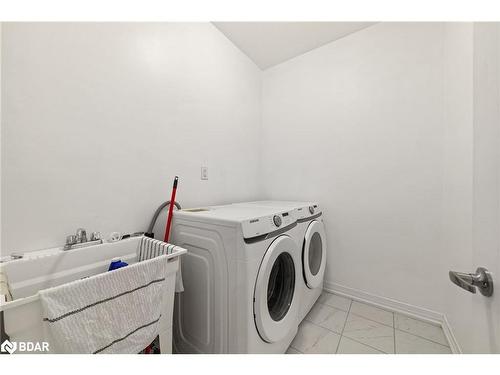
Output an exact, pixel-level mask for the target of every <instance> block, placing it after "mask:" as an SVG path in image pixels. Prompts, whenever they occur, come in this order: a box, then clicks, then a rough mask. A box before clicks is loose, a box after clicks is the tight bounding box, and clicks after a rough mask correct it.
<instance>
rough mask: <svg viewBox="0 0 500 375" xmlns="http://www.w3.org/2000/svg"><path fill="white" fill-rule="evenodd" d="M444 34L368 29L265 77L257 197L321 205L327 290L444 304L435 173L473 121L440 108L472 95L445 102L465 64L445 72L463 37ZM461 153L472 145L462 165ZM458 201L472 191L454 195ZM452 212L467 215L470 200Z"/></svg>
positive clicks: (440, 176)
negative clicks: (261, 192)
mask: <svg viewBox="0 0 500 375" xmlns="http://www.w3.org/2000/svg"><path fill="white" fill-rule="evenodd" d="M452 32H454V31H453V29H449V28H448V27H446V26H445V25H444V24H439V23H429V24H425V23H419V24H411V23H405V24H397V23H382V24H377V25H374V26H372V27H369V28H367V29H364V30H362V31H360V32H358V33H355V34H352V35H350V36H348V37H346V38H343V39H341V40H338V41H336V42H333V43H330V44H328V45H326V46H324V47H321V48H318V49H316V50H314V51H311V52H309V53H306V54H304V55H302V56H300V57H297V58H295V59H293V60H290V61H288V62H285V63H283V64H281V65H278V66H276V67H275V68H272V69H269V70H267V71H266V72H265V73H264V81H263V158H264V160H265V163H263V168H264V179H263V181H264V182H265V191H266V192H267V194H268V195H269V196H271V197H273V198H289V199H316V200H318V201H319V202H321V203H322V204H323V207H324V210H325V213H326V214H325V223H326V227H327V237H328V245H329V258H328V259H329V263H328V266H327V274H326V282H327V285H330V286H332V285H337V284H340V285H342V286H345V287H349V288H352V289H355V290H360V291H363V292H367V293H371V294H374V295H378V296H381V297H386V298H390V299H395V300H398V301H401V302H405V303H408V304H412V305H416V306H419V307H424V308H427V309H430V310H435V311H438V312H443V311H444V309H445V303H444V299H445V294H446V293H445V291H446V290H447V288H448V283H449V281H448V276H447V270H448V267H449V264H447V262H448V260H447V259H446V255H447V254H446V251H444V250H443V246H444V244H443V231H442V222H443V206H444V204H445V203H444V201H443V196H444V195H445V194H446V193H445V192H444V188H446V183H445V175H444V168H445V166H448V165H455V164H456V163H457V161H456V158H457V157H458V156H457V153H460V152H461V150H455V149H453V150H447V149H445V148H444V146H443V145H444V143H445V140H446V139H451V138H457V139H458V140H459V141H460V142H465V143H466V142H467V136H468V133H467V132H468V131H469V129H467V126H470V121H469V123H467V116H468V118H469V120H470V117H471V112H470V111H471V109H470V105H469V106H465V107H464V108H461V109H460V110H461V111H462V113H451V114H450V113H448V114H447V113H446V108H447V106H446V105H448V108H449V107H450V106H455V105H462V104H464V103H466V102H467V100H469V99H468V97H467V94H464V95H462V96H460V95H458V96H456V97H455V98H451V100H454V101H455V102H446V101H445V98H446V97H447V95H446V92H445V91H446V90H448V91H449V90H454V89H455V88H454V87H447V86H446V84H450V81H449V78H448V79H447V78H446V77H447V76H446V74H459V73H460V70H461V69H467V68H468V67H467V66H465V67H462V66H460V67H458V68H457V69H458V70H459V71H458V72H456V73H449V72H447V69H448V67H446V63H449V62H450V60H449V59H447V57H446V55H445V54H446V53H448V52H447V49H445V44H447V43H451V42H456V40H454V39H453V38H461V35H460V34H459V35H454V34H453V35H452V36H450V35H449V33H452ZM457 32H458V33H462V34H463V33H464V31H463V30H457ZM462 36H463V35H462ZM465 37H466V38H468V36H467V30H465ZM469 48H470V47H469ZM460 53H462V54H465V55H466V56H465V57H466V58H467V53H470V51H467V50H466V51H465V52H464V51H458V52H456V54H460ZM445 73H446V74H445ZM465 79H466V78H465ZM457 84H458V86H459V87H460V88H462V87H464V86H466V85H470V82H459V83H457ZM469 88H470V87H469ZM446 103H447V104H446ZM445 104H446V105H445ZM446 116H450V121H451V120H454V119H455V118H457V117H458V118H460V119H461V116H465V118H466V119H465V120H464V121H465V123H464V125H463V127H464V129H461V130H460V129H459V130H457V131H458V132H459V133H458V134H449V132H450V129H448V128H447V127H446V126H445V123H446ZM453 131H455V130H453ZM469 135H470V132H469ZM464 137H465V138H464ZM469 141H470V139H469ZM461 146H462V143H458V145H457V146H455V145H453V146H452V147H458V148H460V147H461ZM464 147H466V148H467V147H470V146H468V145H467V144H465V145H464ZM446 155H448V156H446ZM470 157H471V151H470V149H469V150H468V154H467V155H465V156H464V158H465V159H466V162H467V163H468V165H466V166H464V167H463V168H466V169H467V168H470V163H471V159H470ZM449 159H451V160H449ZM452 173H453V175H454V178H455V179H462V180H464V179H465V180H467V178H470V177H467V176H465V177H464V176H462V175H461V170H460V169H459V170H458V171H456V172H455V171H452ZM469 173H470V171H469ZM446 178H447V179H448V178H449V177H446ZM452 183H453V182H451V183H449V184H452ZM460 183H461V182H460ZM464 194H465V195H467V194H470V187H469V190H468V191H458V192H456V194H455V196H454V197H453V200H454V201H455V200H457V199H460V197H461V196H462V195H464ZM469 203H470V196H469ZM459 210H461V211H465V212H469V214H470V207H469V206H468V203H467V202H466V203H464V205H463V207H460V208H459ZM467 210H469V211H467ZM460 214H461V215H466V213H464V212H460ZM460 220H467V218H466V217H465V218H464V217H461V218H460ZM469 220H470V216H469ZM458 225H460V223H459V224H458ZM469 230H470V227H469ZM464 235H466V234H464ZM469 241H470V238H469Z"/></svg>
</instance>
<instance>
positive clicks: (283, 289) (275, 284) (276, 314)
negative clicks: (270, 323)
mask: <svg viewBox="0 0 500 375" xmlns="http://www.w3.org/2000/svg"><path fill="white" fill-rule="evenodd" d="M294 291H295V265H294V262H293V258H292V256H291V255H290V253H287V252H283V253H281V254H280V255H278V258H276V260H275V261H274V264H273V266H272V269H271V274H270V275H269V281H268V284H267V308H268V309H269V315H271V318H272V319H273V320H274V321H276V322H279V321H280V320H281V319H283V317H284V316H285V315H286V313H287V312H288V310H289V309H290V305H291V304H292V300H293V294H294Z"/></svg>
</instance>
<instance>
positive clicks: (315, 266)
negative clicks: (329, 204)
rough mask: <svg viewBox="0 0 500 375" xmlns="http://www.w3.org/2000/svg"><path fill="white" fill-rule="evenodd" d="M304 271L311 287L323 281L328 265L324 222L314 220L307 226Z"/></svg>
mask: <svg viewBox="0 0 500 375" xmlns="http://www.w3.org/2000/svg"><path fill="white" fill-rule="evenodd" d="M302 263H303V273H304V280H305V282H306V285H307V287H308V288H310V289H314V288H318V287H319V286H320V285H321V283H322V282H323V277H324V274H325V266H326V235H325V228H324V226H323V223H322V222H320V221H318V220H313V221H312V222H311V223H310V224H309V226H308V227H307V230H306V234H305V237H304V248H303V250H302Z"/></svg>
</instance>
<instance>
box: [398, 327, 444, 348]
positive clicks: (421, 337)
mask: <svg viewBox="0 0 500 375" xmlns="http://www.w3.org/2000/svg"><path fill="white" fill-rule="evenodd" d="M395 330H396V331H399V332H403V333H406V334H407V335H410V336H415V337H418V338H419V339H422V340H425V341H429V342H432V343H433V344H437V345H441V346H444V347H445V348H450V349H451V347H450V345H449V343H448V345H445V344H441V343H440V342H437V341H434V340H431V339H428V338H427V337H424V336H420V335H416V334H414V333H411V332H408V331H405V330H402V329H399V328H395ZM446 341H448V339H447V340H446Z"/></svg>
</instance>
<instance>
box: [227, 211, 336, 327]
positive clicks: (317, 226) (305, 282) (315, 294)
mask: <svg viewBox="0 0 500 375" xmlns="http://www.w3.org/2000/svg"><path fill="white" fill-rule="evenodd" d="M236 205H239V206H249V205H253V206H261V207H275V208H276V209H277V210H292V211H291V213H292V214H293V215H294V216H296V219H297V224H298V225H297V227H296V228H294V229H293V230H292V233H291V235H292V237H293V238H294V239H295V240H296V242H297V245H298V246H299V248H300V251H301V278H300V287H301V301H302V303H301V306H300V309H299V321H302V320H303V319H304V318H305V316H306V315H307V314H308V313H309V311H310V310H311V308H312V307H313V305H314V303H315V302H316V301H317V300H318V298H319V296H320V295H321V292H322V290H323V280H324V276H325V267H326V249H327V245H326V234H325V227H324V224H323V218H322V211H321V208H320V206H319V204H318V203H316V202H293V201H255V202H242V203H236Z"/></svg>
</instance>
